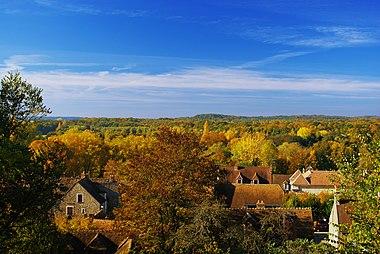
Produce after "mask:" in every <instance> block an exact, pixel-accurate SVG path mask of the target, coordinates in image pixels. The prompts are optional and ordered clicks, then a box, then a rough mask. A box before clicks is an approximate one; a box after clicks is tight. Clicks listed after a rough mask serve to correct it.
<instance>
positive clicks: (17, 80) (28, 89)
mask: <svg viewBox="0 0 380 254" xmlns="http://www.w3.org/2000/svg"><path fill="white" fill-rule="evenodd" d="M49 113H50V109H49V108H47V107H46V106H45V105H44V104H43V98H42V89H40V88H37V87H34V86H33V85H31V84H29V83H28V82H27V81H25V80H23V78H22V77H21V74H20V73H19V72H15V73H13V72H9V73H8V74H7V75H5V77H4V78H2V79H1V87H0V135H1V136H3V137H4V138H6V139H8V138H10V137H12V136H16V135H17V134H20V133H22V132H23V129H24V128H25V127H26V126H27V125H28V124H30V122H31V121H32V120H34V119H36V118H39V117H41V116H44V115H46V114H49Z"/></svg>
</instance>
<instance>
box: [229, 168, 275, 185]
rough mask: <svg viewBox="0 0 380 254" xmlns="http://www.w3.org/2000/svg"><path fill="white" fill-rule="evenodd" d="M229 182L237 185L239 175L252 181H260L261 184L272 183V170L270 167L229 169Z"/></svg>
mask: <svg viewBox="0 0 380 254" xmlns="http://www.w3.org/2000/svg"><path fill="white" fill-rule="evenodd" d="M227 171H228V177H227V180H228V181H229V182H230V183H236V182H237V179H238V176H239V174H240V175H241V176H242V177H243V178H246V179H248V180H250V181H252V180H254V179H259V181H260V183H267V184H268V183H272V169H271V168H270V167H247V168H242V169H238V168H237V167H230V168H227Z"/></svg>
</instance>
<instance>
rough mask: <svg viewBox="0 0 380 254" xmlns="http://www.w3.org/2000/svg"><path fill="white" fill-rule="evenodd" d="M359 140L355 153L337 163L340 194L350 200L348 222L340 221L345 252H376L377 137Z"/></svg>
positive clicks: (379, 213) (379, 228) (379, 223)
mask: <svg viewBox="0 0 380 254" xmlns="http://www.w3.org/2000/svg"><path fill="white" fill-rule="evenodd" d="M358 138H359V140H362V141H361V142H360V143H359V144H356V146H357V147H358V149H357V150H358V153H357V154H356V155H355V154H354V155H353V158H349V159H347V160H345V161H343V163H341V164H340V165H339V166H340V172H341V175H342V180H341V186H340V189H341V190H340V191H341V195H342V197H343V198H346V199H349V200H352V202H351V205H352V209H351V210H350V211H349V213H350V217H351V220H352V223H351V225H349V226H347V225H343V230H344V231H345V232H347V235H346V236H345V237H344V238H343V240H344V251H345V252H346V253H378V251H379V249H380V209H379V208H380V140H379V139H376V140H372V141H371V142H369V143H367V142H366V141H368V136H367V135H365V136H364V137H362V138H361V137H360V136H359V137H358Z"/></svg>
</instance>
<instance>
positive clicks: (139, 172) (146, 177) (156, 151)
mask: <svg viewBox="0 0 380 254" xmlns="http://www.w3.org/2000/svg"><path fill="white" fill-rule="evenodd" d="M204 151H205V148H204V147H203V146H202V145H200V144H199V138H198V137H197V136H195V135H194V134H192V133H178V132H176V131H173V130H171V129H168V128H161V129H160V130H159V131H158V133H157V134H156V138H155V141H154V144H153V145H152V146H151V147H149V148H147V150H146V151H145V152H144V153H139V154H134V155H133V157H132V158H131V159H130V160H128V161H127V162H126V164H125V171H124V174H121V176H120V182H121V183H122V187H121V188H120V191H121V199H122V207H121V208H120V209H119V211H118V213H117V219H118V221H119V223H120V226H121V227H124V228H125V230H126V232H128V233H129V234H130V235H133V236H135V237H136V241H137V243H138V245H139V246H140V247H141V249H142V250H143V251H145V252H152V253H158V252H161V253H168V252H170V250H171V249H172V247H173V245H174V239H173V237H174V234H175V232H176V231H177V229H178V228H179V227H180V226H181V225H182V224H183V223H184V222H185V221H186V220H187V218H188V217H189V211H190V210H189V209H191V208H192V207H194V206H196V205H198V204H200V202H202V201H204V200H207V199H210V198H211V197H212V196H213V186H214V185H215V184H216V183H217V177H218V175H219V173H218V169H217V167H215V166H214V164H213V163H212V161H211V160H209V159H208V158H207V157H205V156H204Z"/></svg>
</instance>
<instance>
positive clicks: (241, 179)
mask: <svg viewBox="0 0 380 254" xmlns="http://www.w3.org/2000/svg"><path fill="white" fill-rule="evenodd" d="M237 182H238V183H243V177H241V175H239V177H238V179H237Z"/></svg>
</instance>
